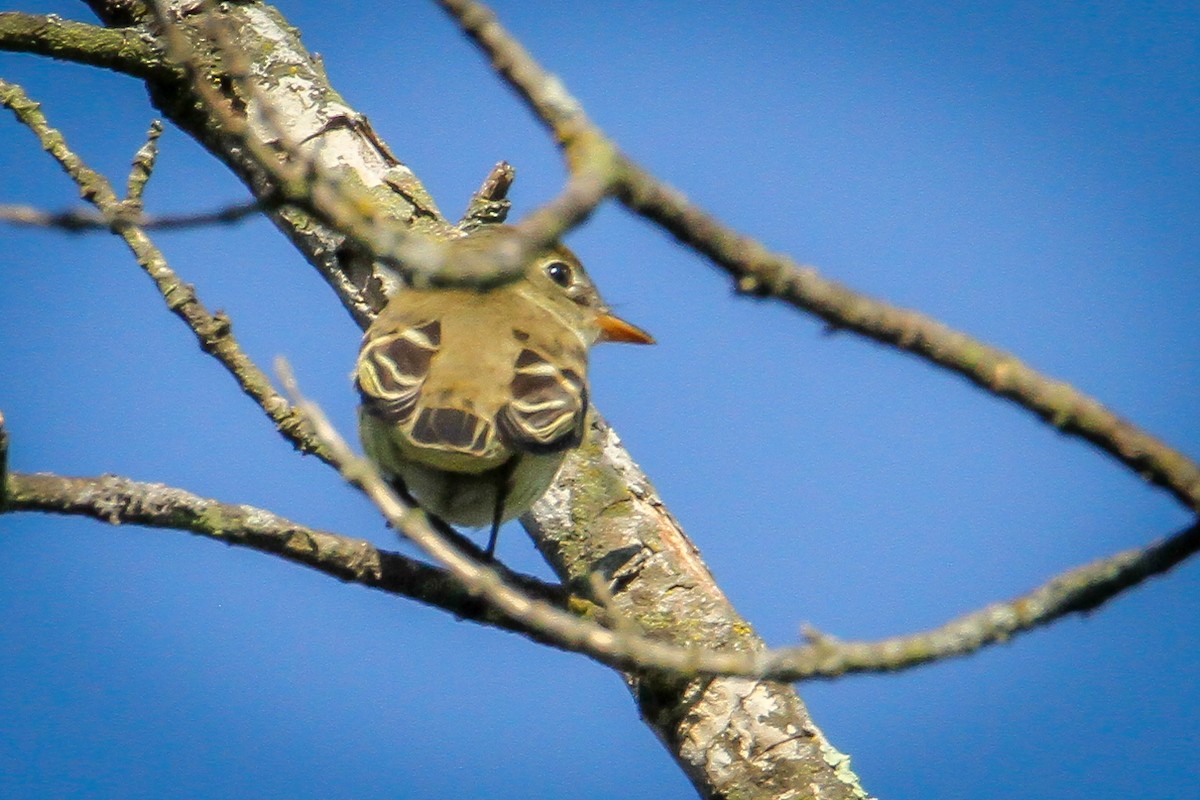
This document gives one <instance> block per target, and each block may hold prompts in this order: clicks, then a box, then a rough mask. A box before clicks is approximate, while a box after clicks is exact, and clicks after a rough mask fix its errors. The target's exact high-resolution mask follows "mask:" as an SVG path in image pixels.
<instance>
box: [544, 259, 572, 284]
mask: <svg viewBox="0 0 1200 800" xmlns="http://www.w3.org/2000/svg"><path fill="white" fill-rule="evenodd" d="M546 274H547V275H549V276H550V280H552V281H554V282H555V283H557V284H558V285H559V286H561V287H563V288H564V289H566V288H567V287H568V286H570V285H571V278H572V271H571V265H570V264H567V263H566V262H563V261H551V262H550V263H549V264H547V265H546Z"/></svg>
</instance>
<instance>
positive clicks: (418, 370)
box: [354, 319, 442, 426]
mask: <svg viewBox="0 0 1200 800" xmlns="http://www.w3.org/2000/svg"><path fill="white" fill-rule="evenodd" d="M441 343H442V325H441V323H440V322H438V321H437V320H436V319H435V320H431V321H425V322H421V323H419V324H415V325H406V326H402V327H400V328H399V329H397V330H395V331H392V332H390V333H385V334H380V335H376V336H368V337H367V340H366V341H365V342H364V343H363V347H362V350H361V351H360V352H359V354H358V366H357V368H356V369H355V373H354V384H355V386H356V387H357V388H358V393H359V395H360V396H361V397H362V403H363V408H364V409H365V410H366V411H367V412H368V413H369V414H371V415H372V416H374V417H376V418H378V419H380V420H382V421H384V422H387V423H390V424H392V425H397V426H406V425H407V424H408V423H409V422H410V421H411V420H412V417H413V411H414V410H415V409H416V407H417V400H418V399H420V396H421V386H422V385H423V384H424V383H425V379H426V378H427V377H428V376H429V365H430V364H431V363H432V361H433V357H434V356H435V355H437V352H438V349H439V348H440V347H441Z"/></svg>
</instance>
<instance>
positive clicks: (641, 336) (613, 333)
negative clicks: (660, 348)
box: [596, 314, 654, 344]
mask: <svg viewBox="0 0 1200 800" xmlns="http://www.w3.org/2000/svg"><path fill="white" fill-rule="evenodd" d="M596 321H597V322H598V323H600V339H599V341H601V342H628V343H629V344H654V337H653V336H651V335H650V334H648V333H646V332H645V331H644V330H642V329H641V328H639V327H638V326H636V325H630V324H629V323H628V322H626V321H625V320H623V319H621V318H620V317H614V316H613V315H612V314H601V315H600V318H599V319H598V320H596Z"/></svg>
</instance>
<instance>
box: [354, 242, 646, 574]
mask: <svg viewBox="0 0 1200 800" xmlns="http://www.w3.org/2000/svg"><path fill="white" fill-rule="evenodd" d="M505 229H507V230H508V231H511V229H508V228H507V226H503V225H491V226H488V227H486V228H481V229H479V230H478V231H476V232H474V233H472V234H470V235H469V236H468V237H467V239H468V240H472V241H471V242H470V244H477V245H478V246H486V245H487V242H488V240H489V238H491V237H494V236H498V235H502V234H504V232H505ZM597 342H627V343H632V344H653V343H654V338H653V337H652V336H651V335H650V334H648V333H646V332H645V331H644V330H642V329H641V328H639V327H637V326H635V325H633V324H631V323H629V322H626V321H625V320H623V319H621V318H620V317H617V316H616V315H614V314H613V313H612V311H611V309H610V308H609V307H608V305H607V304H606V303H605V302H604V300H603V299H602V298H601V297H600V293H599V291H598V290H597V289H596V286H595V284H594V283H593V282H592V280H591V278H590V277H589V276H588V274H587V272H586V271H585V270H584V268H583V265H582V264H581V263H580V261H579V259H578V257H576V255H575V254H574V253H573V252H571V250H569V249H568V248H567V247H566V246H565V245H562V244H554V245H551V246H549V247H547V248H545V249H544V250H541V251H539V252H536V253H535V254H534V255H533V256H532V257H531V258H530V259H529V260H528V263H527V264H526V265H525V267H524V269H523V270H522V271H521V272H520V275H519V277H518V278H517V279H516V280H513V281H511V282H509V283H506V284H503V285H501V286H496V287H493V288H489V289H486V290H477V289H472V288H463V287H458V288H450V287H422V288H416V287H407V288H401V289H400V290H399V291H397V293H396V294H395V295H394V296H393V297H392V298H391V299H390V300H389V301H388V302H387V304H386V305H385V306H384V308H383V310H382V311H381V312H380V314H379V316H378V317H377V318H376V319H375V321H374V322H373V323H372V324H371V325H370V327H369V328H368V329H367V331H366V333H365V334H364V336H363V340H362V346H361V348H360V350H359V354H358V360H357V363H356V366H355V371H354V383H355V387H356V389H357V391H358V394H359V398H360V404H359V414H358V420H359V436H360V438H361V440H362V445H363V449H364V451H365V452H366V455H367V457H368V458H369V459H370V460H371V461H372V462H374V464H375V465H376V466H377V467H378V469H379V470H380V472H381V473H382V475H383V476H384V478H385V479H387V480H388V481H389V482H390V483H391V484H392V486H393V487H394V488H395V489H396V490H397V491H399V492H400V493H401V494H402V495H404V496H406V497H409V498H412V499H415V500H416V501H417V503H419V504H420V506H421V507H422V508H423V509H424V510H425V511H426V512H428V513H430V514H432V515H434V516H436V517H438V518H439V519H441V520H443V521H444V522H447V523H451V524H454V525H461V526H465V527H471V528H480V527H484V526H488V525H490V526H491V533H490V536H489V538H488V544H487V548H486V550H485V554H486V556H487V557H488V558H489V559H490V558H492V557H493V555H494V553H495V548H496V540H497V536H498V533H499V529H500V525H501V524H502V523H503V522H506V521H507V520H510V519H513V518H514V517H517V516H519V515H520V514H522V513H524V512H525V511H526V510H528V509H529V508H530V507H531V506H532V505H533V504H534V503H535V502H536V501H537V500H538V499H539V498H540V497H541V496H542V495H543V494H545V492H546V490H547V489H548V488H549V486H550V484H551V483H552V482H553V480H554V478H555V476H556V475H557V474H558V470H559V468H560V467H561V466H562V463H563V461H564V460H565V459H566V456H567V453H568V452H569V451H570V450H571V449H573V448H576V447H578V446H579V444H580V443H581V441H582V440H583V434H584V429H585V418H586V415H587V410H588V377H587V366H588V351H589V349H590V348H591V346H592V345H594V344H596V343H597Z"/></svg>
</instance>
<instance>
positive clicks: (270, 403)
mask: <svg viewBox="0 0 1200 800" xmlns="http://www.w3.org/2000/svg"><path fill="white" fill-rule="evenodd" d="M0 104H2V105H4V106H6V107H7V108H9V109H10V110H11V111H12V112H13V113H14V114H16V116H17V119H18V120H20V121H21V122H22V123H23V124H24V125H25V126H26V127H28V128H29V129H30V130H31V131H33V133H34V135H35V136H37V137H38V140H39V141H40V142H41V144H42V148H43V149H45V150H46V152H48V153H50V155H51V156H52V157H53V158H54V159H55V160H56V161H57V162H58V164H59V166H61V167H62V168H63V170H64V171H65V172H66V173H67V175H69V176H70V177H71V179H72V180H74V181H75V183H76V184H77V185H78V186H79V190H80V194H81V195H82V196H83V197H84V198H85V199H86V200H88V201H90V202H91V203H92V204H93V205H95V206H96V208H97V210H98V211H99V212H100V214H101V216H102V217H103V218H105V219H106V220H108V223H109V226H110V228H111V230H112V231H113V232H114V233H116V234H117V235H118V236H120V237H121V238H122V239H124V240H125V243H126V245H127V246H128V247H129V249H130V250H131V251H132V252H133V255H134V257H135V258H136V259H137V262H138V264H140V265H141V267H142V269H144V270H145V271H146V273H147V274H148V275H149V276H150V277H151V278H152V279H153V280H154V284H155V285H156V286H157V287H158V290H159V292H160V293H161V294H162V296H163V299H164V300H166V302H167V307H168V308H169V309H170V310H171V311H172V313H174V314H175V315H176V316H177V317H179V318H180V319H181V320H183V321H184V323H185V324H186V325H187V326H188V327H189V328H191V330H192V332H193V333H194V334H195V335H196V339H197V340H198V341H199V344H200V348H201V349H202V350H204V351H205V352H206V353H208V354H210V355H212V356H213V357H214V358H216V359H217V360H218V361H220V362H221V363H222V364H224V365H225V367H226V369H228V370H229V371H230V372H231V373H232V374H233V376H234V379H235V380H237V382H238V386H239V387H240V388H241V389H242V391H243V392H245V393H246V394H247V395H248V396H249V397H250V398H251V399H252V400H254V401H255V402H256V403H258V405H259V406H260V407H262V409H263V410H264V411H266V412H267V415H268V416H269V417H270V418H271V419H272V421H274V422H275V426H276V428H277V429H278V430H279V432H280V433H282V434H283V435H284V436H285V437H286V438H287V439H288V440H289V441H291V442H292V444H293V446H295V447H296V448H297V449H298V450H300V451H302V452H308V453H314V454H316V455H317V456H318V457H321V458H325V457H326V456H325V454H324V453H323V452H322V448H321V445H320V442H318V441H317V440H315V439H314V438H313V437H312V435H311V433H310V431H309V430H308V428H307V427H306V424H305V421H304V419H303V417H301V416H299V415H298V414H297V413H296V412H295V411H294V410H293V409H292V408H291V406H290V405H288V402H287V400H285V399H284V398H283V396H282V395H280V394H279V393H278V392H276V391H275V388H274V387H273V386H272V385H271V381H270V379H269V378H268V377H267V376H266V374H265V373H264V372H263V371H262V370H260V369H259V368H258V366H257V365H256V364H255V363H254V362H253V361H252V360H251V359H250V357H249V356H247V355H246V354H245V352H244V351H243V350H242V348H241V345H239V344H238V342H237V340H236V339H235V338H234V336H233V331H232V325H231V323H230V321H229V318H228V317H227V316H225V315H224V314H223V313H220V312H218V313H216V314H211V313H209V311H208V309H206V308H205V307H204V304H203V303H201V302H200V300H199V298H197V297H196V292H195V290H194V289H193V288H192V287H191V286H190V285H189V284H186V283H184V282H183V281H182V280H180V278H179V276H178V275H176V274H175V272H174V270H172V269H171V267H170V266H169V265H168V264H167V260H166V258H165V257H164V256H163V254H162V252H161V251H160V250H159V249H158V248H157V247H155V246H154V243H153V242H152V241H151V240H150V238H149V237H148V236H146V234H145V232H144V231H142V230H141V229H140V228H138V227H137V226H136V225H133V224H132V223H130V222H128V221H127V220H126V219H124V216H123V215H124V211H125V204H124V202H123V201H121V200H120V199H118V198H117V196H116V194H115V193H114V192H113V189H112V186H111V185H110V184H109V183H108V181H107V180H106V179H105V178H104V176H103V175H101V174H99V173H98V172H96V171H95V170H92V169H91V168H89V167H88V166H87V165H86V164H84V163H83V161H82V160H81V159H80V158H79V157H78V156H77V155H75V153H73V152H72V151H71V150H70V149H69V148H68V147H67V145H66V142H65V140H64V139H63V136H62V134H61V133H59V132H58V131H57V130H55V129H54V128H51V127H50V125H49V123H48V122H47V121H46V118H45V116H44V115H43V114H42V112H41V110H40V108H39V106H38V104H37V103H35V102H33V101H32V100H30V99H29V98H28V97H27V96H26V95H25V93H24V91H23V90H22V89H21V88H20V87H19V86H16V85H15V84H11V83H8V82H7V81H4V80H0Z"/></svg>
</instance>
